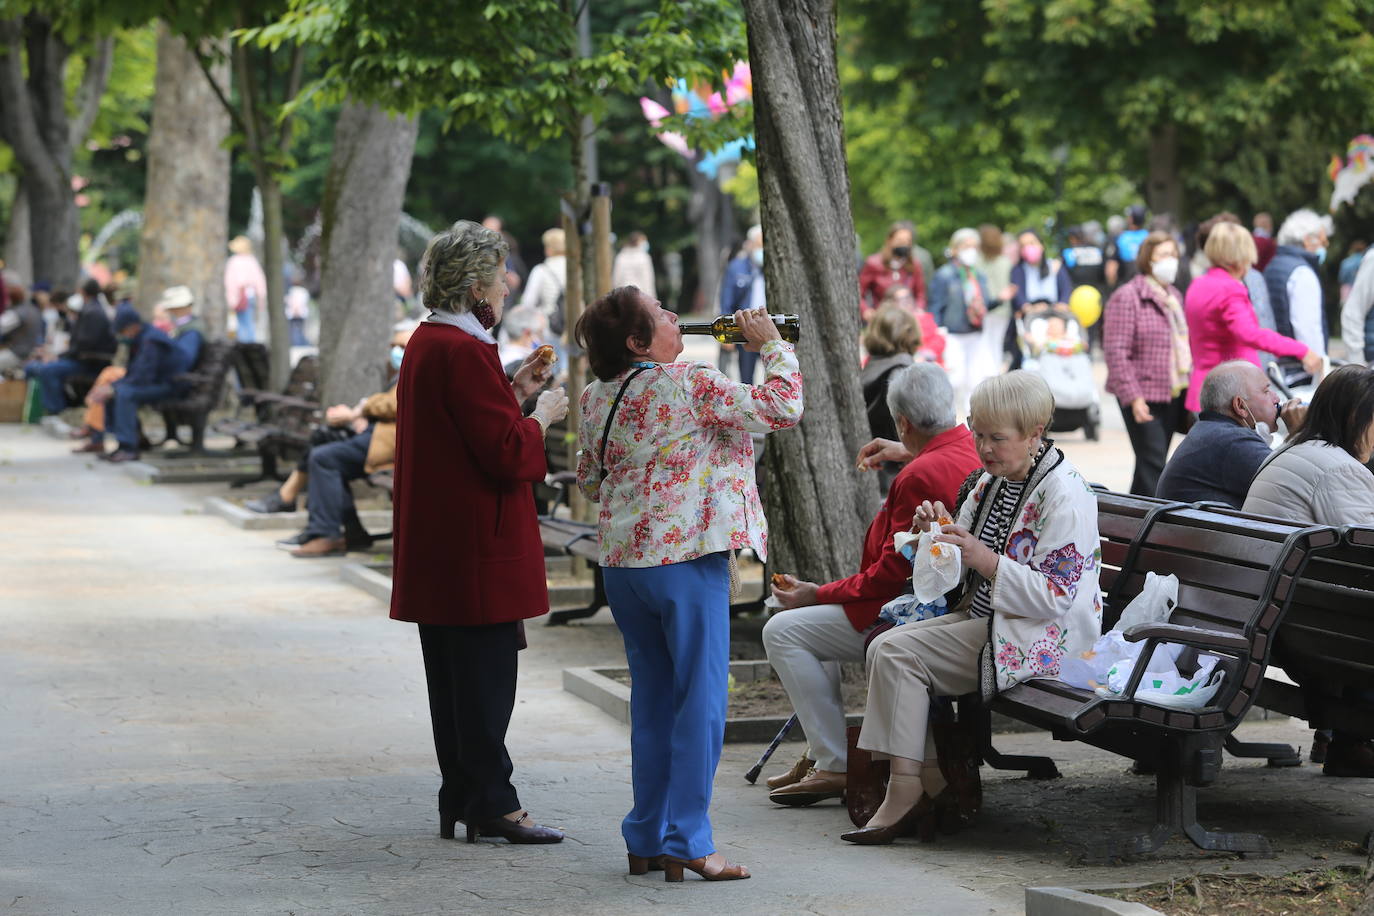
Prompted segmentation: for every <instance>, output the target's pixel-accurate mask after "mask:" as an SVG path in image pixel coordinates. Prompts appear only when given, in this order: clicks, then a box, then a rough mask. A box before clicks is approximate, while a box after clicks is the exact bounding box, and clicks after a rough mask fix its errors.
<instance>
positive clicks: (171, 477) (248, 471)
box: [124, 456, 259, 484]
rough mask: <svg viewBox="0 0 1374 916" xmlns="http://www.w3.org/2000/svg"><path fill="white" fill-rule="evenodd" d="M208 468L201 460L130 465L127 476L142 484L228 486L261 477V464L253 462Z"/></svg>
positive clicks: (222, 461) (218, 462)
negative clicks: (248, 478) (257, 476)
mask: <svg viewBox="0 0 1374 916" xmlns="http://www.w3.org/2000/svg"><path fill="white" fill-rule="evenodd" d="M205 460H208V461H213V462H214V463H213V464H205V463H203V461H202V459H198V458H189V457H188V458H174V459H169V460H168V461H167V462H166V463H165V464H164V463H154V462H152V461H130V462H129V463H128V464H125V465H124V473H126V474H128V475H129V476H130V477H132V478H133V479H134V480H137V481H138V482H139V483H148V484H161V483H226V482H228V481H231V480H237V479H238V478H240V477H248V476H251V475H253V474H256V473H258V469H259V462H258V459H257V457H256V456H254V457H252V458H211V459H205Z"/></svg>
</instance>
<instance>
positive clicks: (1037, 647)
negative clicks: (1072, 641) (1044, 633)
mask: <svg viewBox="0 0 1374 916" xmlns="http://www.w3.org/2000/svg"><path fill="white" fill-rule="evenodd" d="M1063 657H1064V647H1063V645H1062V644H1060V643H1057V642H1052V641H1051V640H1048V639H1042V640H1039V641H1038V642H1036V643H1035V644H1034V645H1032V646H1031V650H1030V653H1029V655H1028V656H1027V661H1028V662H1029V663H1030V670H1031V671H1032V672H1033V673H1035V674H1037V675H1046V676H1048V675H1055V674H1058V673H1059V660H1060V659H1061V658H1063Z"/></svg>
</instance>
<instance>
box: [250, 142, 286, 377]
mask: <svg viewBox="0 0 1374 916" xmlns="http://www.w3.org/2000/svg"><path fill="white" fill-rule="evenodd" d="M257 179H258V190H259V191H260V192H261V193H262V270H263V273H265V274H267V350H268V353H269V354H270V362H269V364H268V366H269V370H270V371H269V373H268V378H269V379H270V385H271V387H272V390H273V391H281V390H282V389H283V388H285V387H286V380H287V379H288V378H290V376H291V335H290V334H289V333H288V332H287V325H286V313H285V312H284V311H283V310H282V308H283V305H284V303H285V300H286V278H285V276H284V274H283V273H282V271H283V268H284V267H285V266H286V258H285V254H284V252H285V249H286V229H285V227H284V225H283V223H282V212H281V203H282V195H281V181H280V178H279V177H278V176H277V174H276V173H275V172H272V171H271V170H270V169H268V168H260V169H258V170H257ZM259 326H260V325H259Z"/></svg>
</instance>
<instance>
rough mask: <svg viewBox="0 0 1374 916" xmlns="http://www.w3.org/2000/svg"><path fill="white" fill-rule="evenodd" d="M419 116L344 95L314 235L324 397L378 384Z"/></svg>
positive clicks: (338, 400)
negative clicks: (317, 248) (317, 240)
mask: <svg viewBox="0 0 1374 916" xmlns="http://www.w3.org/2000/svg"><path fill="white" fill-rule="evenodd" d="M418 129H419V122H418V121H417V120H416V119H415V118H398V117H391V116H389V115H387V114H386V112H384V111H382V110H381V109H378V108H373V107H370V106H365V105H360V104H358V103H356V102H350V103H349V104H347V105H345V106H344V108H343V110H342V111H341V112H339V120H338V122H337V123H336V124H335V125H334V151H333V153H332V154H331V155H330V159H329V172H328V173H327V174H326V176H325V183H324V207H323V211H322V213H321V222H322V224H323V227H324V229H323V234H322V235H321V237H320V258H321V273H320V311H321V320H320V368H321V370H322V374H321V390H322V397H323V403H325V404H352V403H354V402H356V401H357V400H358V399H359V398H361V397H364V396H366V395H369V394H374V393H375V392H378V391H381V390H382V388H383V387H384V385H385V383H386V352H387V342H388V340H389V339H390V330H391V325H392V322H393V320H394V315H395V305H394V303H395V301H396V297H395V293H393V291H392V287H391V265H392V262H393V261H395V259H396V246H397V239H396V236H397V232H398V231H399V228H400V223H401V204H402V202H403V201H404V199H405V191H406V181H407V180H408V179H409V177H410V161H411V157H412V155H413V154H414V152H415V138H416V135H417V133H418Z"/></svg>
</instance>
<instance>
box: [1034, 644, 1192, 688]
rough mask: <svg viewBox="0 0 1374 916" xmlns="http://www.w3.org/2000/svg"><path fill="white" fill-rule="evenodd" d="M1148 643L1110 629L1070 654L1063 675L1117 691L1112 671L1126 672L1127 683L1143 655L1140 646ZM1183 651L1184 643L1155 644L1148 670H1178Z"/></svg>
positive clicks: (1122, 679) (1081, 683) (1081, 684)
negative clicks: (1176, 663)
mask: <svg viewBox="0 0 1374 916" xmlns="http://www.w3.org/2000/svg"><path fill="white" fill-rule="evenodd" d="M1144 645H1145V644H1144V643H1143V642H1127V641H1126V635H1125V634H1124V633H1122V632H1121V631H1120V630H1109V631H1108V632H1106V633H1103V634H1102V635H1101V636H1099V637H1098V638H1097V642H1095V643H1093V647H1092V648H1091V649H1089V650H1088V651H1087V652H1083V653H1082V654H1080V655H1074V656H1070V657H1068V658H1066V659H1064V660H1063V661H1062V662H1060V664H1059V679H1060V680H1061V681H1063V682H1064V683H1066V684H1070V685H1072V686H1074V687H1084V688H1087V689H1088V690H1099V688H1102V689H1104V690H1106V691H1109V692H1119V687H1118V689H1117V690H1116V691H1113V690H1112V689H1111V683H1110V682H1111V676H1112V674H1113V673H1114V672H1122V671H1124V672H1125V674H1124V675H1122V674H1118V679H1119V683H1120V686H1122V687H1124V686H1125V683H1126V678H1128V677H1130V674H1131V671H1132V669H1134V668H1135V662H1136V659H1137V658H1139V657H1140V650H1141V648H1142V647H1143V646H1144ZM1181 651H1183V647H1182V646H1178V645H1172V644H1169V643H1164V644H1162V645H1158V646H1155V651H1154V654H1152V655H1151V656H1150V663H1149V665H1148V667H1147V668H1146V670H1147V671H1160V672H1163V671H1172V672H1175V673H1177V671H1178V669H1177V667H1176V666H1175V660H1176V659H1177V658H1178V654H1179V653H1180V652H1181Z"/></svg>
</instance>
